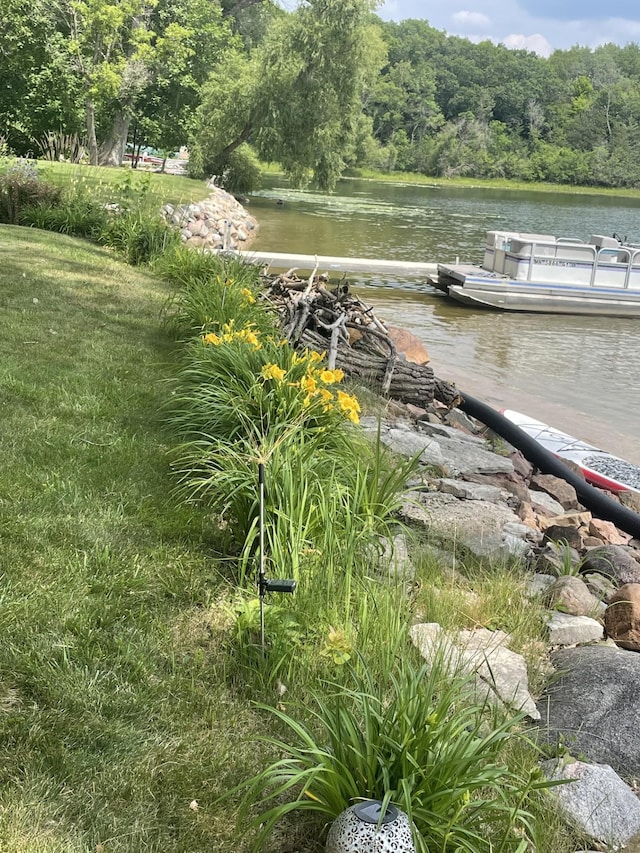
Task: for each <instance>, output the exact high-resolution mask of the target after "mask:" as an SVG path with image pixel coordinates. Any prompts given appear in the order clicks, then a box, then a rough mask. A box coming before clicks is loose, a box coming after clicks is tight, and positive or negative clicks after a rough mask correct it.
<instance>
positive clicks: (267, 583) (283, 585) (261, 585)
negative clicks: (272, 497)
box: [258, 462, 296, 653]
mask: <svg viewBox="0 0 640 853" xmlns="http://www.w3.org/2000/svg"><path fill="white" fill-rule="evenodd" d="M258 487H259V492H260V497H259V504H260V510H259V511H260V515H259V523H258V531H259V548H260V563H259V569H258V593H259V595H260V643H261V644H262V651H263V653H264V651H265V642H264V597H265V595H266V594H267V593H268V592H285V593H292V592H293V591H294V590H295V588H296V582H295V581H294V580H292V579H285V578H274V579H273V580H268V578H267V576H266V572H265V568H264V463H263V462H259V463H258Z"/></svg>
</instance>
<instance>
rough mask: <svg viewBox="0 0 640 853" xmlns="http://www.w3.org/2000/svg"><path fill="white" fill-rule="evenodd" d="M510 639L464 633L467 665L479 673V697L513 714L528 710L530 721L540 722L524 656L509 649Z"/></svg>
mask: <svg viewBox="0 0 640 853" xmlns="http://www.w3.org/2000/svg"><path fill="white" fill-rule="evenodd" d="M507 639H508V638H507V635H506V634H505V633H504V631H488V630H487V629H486V628H479V629H477V630H476V631H460V633H459V635H458V643H459V646H460V648H461V649H462V660H463V663H464V665H465V667H466V668H467V669H468V670H469V671H471V672H475V674H476V693H477V694H478V696H479V698H482V699H485V698H486V699H488V700H489V701H491V702H497V704H498V705H500V706H504V707H506V708H509V709H510V710H512V711H524V712H525V713H526V715H527V716H528V717H529V718H530V719H532V720H539V719H540V712H539V711H538V709H537V708H536V704H535V702H534V701H533V698H532V697H531V694H530V693H529V680H528V676H527V665H526V663H525V660H524V658H523V657H522V655H519V654H517V653H516V652H512V651H511V649H508V648H507V647H506V645H505V644H506V641H507Z"/></svg>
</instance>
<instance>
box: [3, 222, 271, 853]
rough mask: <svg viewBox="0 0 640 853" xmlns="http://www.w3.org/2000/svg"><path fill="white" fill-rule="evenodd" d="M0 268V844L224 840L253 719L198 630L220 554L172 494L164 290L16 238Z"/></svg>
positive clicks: (213, 593)
mask: <svg viewBox="0 0 640 853" xmlns="http://www.w3.org/2000/svg"><path fill="white" fill-rule="evenodd" d="M0 259H1V264H0V308H1V311H0V329H1V332H0V352H1V355H2V358H1V362H0V364H1V366H0V407H1V409H0V411H1V427H0V429H1V441H0V459H1V465H2V476H1V477H0V504H1V506H2V516H1V517H0V571H1V573H2V583H1V591H2V606H1V608H0V631H1V637H2V643H1V645H0V668H1V669H0V728H1V730H2V738H1V741H0V743H1V745H0V767H1V770H0V774H1V783H0V850H2V851H4V853H58V851H60V853H63V852H64V853H76V851H78V853H79V851H83V853H85V852H86V851H100V853H102V851H104V853H116V851H131V853H133V851H136V853H137V851H143V850H144V851H163V853H167V851H172V853H174V851H175V853H178V851H185V853H186V851H189V853H197V851H203V853H204V851H205V850H206V851H213V850H216V851H221V853H222V851H231V850H239V849H241V848H239V847H238V846H237V844H235V843H234V842H232V841H231V840H230V831H231V828H230V824H229V822H228V821H227V819H226V818H225V816H224V813H223V812H221V810H220V809H216V808H214V807H213V806H212V802H213V800H214V799H215V798H216V797H217V796H218V794H219V793H220V791H221V790H222V787H223V786H224V785H225V780H226V776H227V768H228V766H229V762H228V755H229V750H230V749H233V753H234V759H233V762H232V764H233V767H234V769H235V770H238V769H240V770H241V769H242V768H243V766H244V765H246V764H247V762H249V764H250V766H251V767H253V762H254V761H255V756H253V755H252V756H249V755H248V754H247V755H244V753H243V751H242V750H243V748H242V747H241V746H239V745H237V744H236V741H238V740H239V738H240V737H242V736H244V735H246V734H247V733H249V732H251V731H252V729H253V728H254V727H255V726H256V722H255V718H254V712H252V711H250V709H249V706H248V703H247V702H246V700H244V699H243V698H242V697H239V696H235V695H234V694H233V693H231V692H229V690H228V689H227V688H226V687H225V678H224V672H223V670H222V665H223V661H224V657H223V655H222V651H221V649H220V640H219V637H220V633H219V632H218V633H217V634H216V632H214V630H213V628H212V625H211V619H212V616H211V614H212V612H214V611H212V610H211V609H210V607H209V605H211V603H212V602H213V601H214V600H215V599H216V598H217V597H218V596H222V595H224V592H225V590H226V589H227V584H226V582H225V579H224V572H223V564H222V563H221V562H220V561H219V560H218V559H217V557H216V555H215V553H214V551H213V546H212V542H211V541H210V539H209V537H208V535H207V532H206V530H204V529H203V521H202V518H200V517H198V516H197V515H195V514H194V513H191V512H190V511H189V510H186V509H184V508H181V507H180V506H179V505H178V504H177V502H176V501H175V500H174V499H173V496H172V494H171V480H170V478H169V473H168V468H167V462H166V458H165V445H164V440H163V433H162V428H161V418H160V417H159V408H160V406H161V405H162V400H163V394H164V393H165V391H164V389H163V380H164V379H165V378H166V376H167V374H168V372H169V365H170V363H171V359H172V350H173V345H172V342H171V341H170V340H168V338H167V337H166V335H165V334H164V333H163V332H162V331H161V328H162V327H161V323H160V322H159V321H160V316H161V312H162V308H163V305H164V303H165V300H166V297H167V292H166V288H165V287H163V285H161V284H160V283H159V282H158V281H157V280H156V279H154V278H153V277H152V276H151V275H150V274H146V273H142V272H140V271H137V270H135V269H133V268H131V267H128V266H126V265H124V264H122V263H119V262H116V261H115V260H113V258H112V256H111V255H110V254H108V253H107V252H106V251H104V250H102V249H99V248H95V247H92V246H90V245H88V244H85V243H81V242H80V241H78V240H74V239H71V238H66V237H62V236H59V235H53V234H48V233H45V232H40V231H36V230H32V229H21V228H13V227H10V226H2V227H0ZM216 637H217V639H216ZM254 751H255V750H254ZM232 781H235V780H232ZM193 801H197V808H196V806H195V803H194V802H193Z"/></svg>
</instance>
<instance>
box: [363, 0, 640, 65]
mask: <svg viewBox="0 0 640 853" xmlns="http://www.w3.org/2000/svg"><path fill="white" fill-rule="evenodd" d="M376 14H377V15H379V16H380V17H381V18H383V19H384V20H386V21H401V20H404V19H405V18H422V19H423V20H426V21H428V22H429V24H430V25H431V26H432V27H435V29H437V30H444V31H445V32H447V33H448V34H449V35H456V36H463V37H465V38H468V39H471V40H472V41H482V40H483V39H491V41H494V42H496V43H499V42H502V43H503V44H505V45H506V46H507V47H511V48H523V49H525V50H532V51H535V52H536V53H539V54H540V55H541V56H549V55H550V54H551V53H552V52H553V51H554V50H558V49H564V48H569V47H572V46H573V45H576V44H579V45H581V46H583V47H597V46H598V45H600V44H605V43H607V42H614V43H615V44H620V45H625V44H627V43H628V42H638V43H640V3H639V2H638V0H611V2H606V0H600V2H596V0H445V2H443V0H385V2H384V3H383V4H382V5H381V6H380V7H379V8H378V9H377V10H376Z"/></svg>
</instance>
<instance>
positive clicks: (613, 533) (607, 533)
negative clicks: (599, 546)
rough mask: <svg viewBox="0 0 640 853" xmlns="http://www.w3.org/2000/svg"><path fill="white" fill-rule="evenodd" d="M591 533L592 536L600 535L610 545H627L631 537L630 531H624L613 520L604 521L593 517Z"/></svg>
mask: <svg viewBox="0 0 640 853" xmlns="http://www.w3.org/2000/svg"><path fill="white" fill-rule="evenodd" d="M589 533H590V534H591V535H592V536H598V537H599V538H600V539H602V540H604V541H605V542H607V543H608V544H609V545H627V544H628V543H629V540H630V539H631V537H630V536H629V534H628V533H622V532H621V531H620V530H618V528H617V527H616V526H615V524H613V523H612V522H611V521H602V519H600V518H592V519H591V521H590V522H589Z"/></svg>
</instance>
